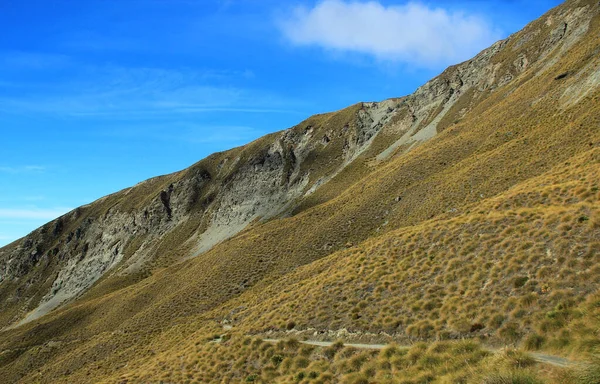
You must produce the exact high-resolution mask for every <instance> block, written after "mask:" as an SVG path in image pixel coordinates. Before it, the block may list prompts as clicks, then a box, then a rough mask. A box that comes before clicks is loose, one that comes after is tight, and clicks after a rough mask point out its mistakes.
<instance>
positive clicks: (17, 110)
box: [0, 0, 560, 246]
mask: <svg viewBox="0 0 600 384" xmlns="http://www.w3.org/2000/svg"><path fill="white" fill-rule="evenodd" d="M559 3H560V2H559V1H556V0H533V1H532V0H528V1H525V0H495V1H483V0H481V1H477V0H456V1H454V0H447V1H425V0H423V1H418V0H417V1H412V2H410V3H408V2H404V1H387V0H380V1H370V2H367V1H349V0H324V1H301V0H299V1H296V2H293V1H292V2H281V1H274V0H221V1H218V0H215V1H208V0H81V1H72V0H54V1H47V0H0V140H1V141H0V142H1V143H2V146H1V149H0V246H1V245H4V244H7V243H9V242H11V241H13V240H15V239H17V238H19V237H21V236H24V235H25V234H27V233H28V232H30V231H31V230H33V229H35V228H36V227H38V226H40V225H42V224H43V223H45V222H47V221H49V220H51V219H53V218H55V217H57V216H58V215H60V214H62V213H65V212H66V211H68V210H69V209H72V208H74V207H77V206H80V205H83V204H86V203H89V202H91V201H93V200H95V199H97V198H99V197H101V196H104V195H106V194H108V193H112V192H115V191H118V190H120V189H122V188H125V187H128V186H131V185H133V184H135V183H137V182H139V181H142V180H144V179H146V178H149V177H152V176H156V175H160V174H165V173H170V172H174V171H177V170H180V169H183V168H185V167H187V166H189V165H191V164H192V163H194V162H196V161H198V160H200V159H202V158H203V157H205V156H207V155H209V154H210V153H212V152H215V151H221V150H225V149H228V148H231V147H234V146H238V145H242V144H244V143H247V142H249V141H251V140H253V139H255V138H257V137H260V136H262V135H264V134H266V133H269V132H273V131H276V130H280V129H284V128H287V127H290V126H293V125H295V124H297V123H298V122H300V121H302V120H303V119H304V118H306V117H308V116H310V115H311V114H314V113H320V112H326V111H331V110H337V109H340V108H343V107H345V106H348V105H351V104H354V103H356V102H358V101H373V100H382V99H386V98H389V97H396V96H402V95H405V94H408V93H411V92H412V91H414V89H415V88H416V87H418V86H419V85H421V84H422V83H424V82H425V81H427V80H428V79H430V78H431V77H433V76H435V75H436V74H438V73H439V72H441V71H442V70H443V69H444V68H445V67H446V66H448V65H450V64H455V63H457V62H460V61H463V60H467V59H469V58H470V57H471V56H473V55H474V54H475V53H477V52H478V51H480V50H481V49H483V48H485V47H487V46H489V45H490V44H491V43H493V42H494V41H495V40H497V39H500V38H504V37H506V36H508V35H509V34H510V33H513V32H516V31H517V30H519V29H520V28H522V27H523V26H524V25H525V24H526V23H527V22H529V21H531V20H533V19H535V18H537V17H539V16H540V15H542V14H543V13H544V12H546V11H547V10H549V9H550V8H552V7H553V6H556V5H558V4H559Z"/></svg>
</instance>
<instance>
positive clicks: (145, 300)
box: [0, 0, 600, 383]
mask: <svg viewBox="0 0 600 384" xmlns="http://www.w3.org/2000/svg"><path fill="white" fill-rule="evenodd" d="M599 16H600V4H599V3H598V2H597V1H591V0H579V1H578V0H572V1H567V2H566V3H564V4H563V5H561V6H559V7H557V8H555V9H553V10H551V11H550V12H548V13H547V14H546V15H544V16H543V17H542V18H540V19H539V20H536V21H534V22H532V23H531V24H529V25H528V26H527V27H525V28H524V29H523V30H522V31H520V32H518V33H516V34H514V35H512V36H510V37H509V38H507V39H505V40H502V41H499V42H497V43H495V44H494V45H493V46H491V47H490V48H488V49H486V50H484V51H482V52H481V53H480V54H479V55H477V56H476V57H474V58H473V59H471V60H469V61H466V62H464V63H461V64H458V65H455V66H452V67H450V68H448V69H447V70H445V71H444V72H443V73H442V74H440V75H439V76H438V77H436V78H434V79H433V80H431V81H429V82H428V83H426V84H425V85H423V86H422V87H420V88H419V89H417V91H416V92H415V93H414V94H412V95H409V96H405V97H400V98H393V99H389V100H385V101H382V102H365V103H358V104H356V105H353V106H350V107H348V108H346V109H344V110H341V111H337V112H333V113H326V114H321V115H316V116H313V117H310V118H309V119H307V120H305V121H303V122H301V123H300V124H298V125H297V126H295V127H292V128H290V129H287V130H284V131H281V132H277V133H274V134H270V135H267V136H265V137H263V138H261V139H258V140H256V141H254V142H252V143H250V144H247V145H245V146H242V147H238V148H234V149H232V150H229V151H225V152H221V153H216V154H213V155H211V156H209V157H207V158H206V159H204V160H201V161H200V162H198V163H196V164H194V165H193V166H191V167H190V168H188V169H185V170H183V171H180V172H176V173H173V174H170V175H165V176H160V177H156V178H153V179H150V180H147V181H145V182H142V183H140V184H138V185H136V186H134V187H132V188H129V189H126V190H123V191H120V192H117V193H115V194H112V195H109V196H106V197H104V198H102V199H100V200H98V201H96V202H94V203H92V204H89V205H86V206H82V207H80V208H77V209H75V210H74V211H72V212H70V213H68V214H66V215H64V216H62V217H60V218H58V219H57V220H54V221H52V222H50V223H48V224H46V225H44V226H43V227H41V228H39V229H37V230H35V231H34V232H32V233H31V234H29V235H28V236H26V237H24V238H22V239H20V240H18V241H16V242H14V243H12V244H10V245H8V246H6V247H4V248H2V249H0V271H1V272H0V326H2V327H3V331H2V333H0V373H1V374H2V377H3V378H4V380H6V381H8V382H19V381H20V382H52V383H54V382H69V383H72V382H161V381H162V382H242V381H247V382H250V381H256V382H356V383H359V382H433V381H435V380H437V381H435V382H486V383H496V382H498V383H500V382H536V381H490V380H492V379H494V377H496V378H498V377H499V378H500V379H502V377H504V376H502V375H523V376H522V377H526V376H527V375H530V376H531V380H544V382H552V381H555V382H569V381H568V380H572V381H574V382H575V381H576V380H579V379H580V376H581V377H583V376H585V375H584V374H580V373H577V372H575V373H573V372H570V371H569V372H563V371H562V370H557V369H555V368H552V369H550V370H549V369H547V367H541V366H539V365H535V364H534V362H531V361H530V360H527V356H521V355H518V353H520V352H514V353H513V352H510V353H504V355H502V356H500V357H499V356H498V354H497V353H494V352H490V351H493V348H495V347H498V346H503V345H514V346H519V347H521V348H529V349H535V350H543V351H545V352H546V353H552V354H553V355H556V356H559V355H560V356H570V357H574V358H576V359H586V360H587V359H589V358H590V356H591V354H593V353H594V351H595V348H597V347H598V345H600V338H598V334H597V331H598V329H600V328H599V327H600V320H598V319H599V318H600V317H599V315H600V312H599V308H600V304H599V303H600V294H599V293H598V287H599V283H600V268H599V265H600V260H599V257H600V204H599V200H600V192H599V189H598V188H599V184H600V102H599V101H600V100H599V99H600V91H599V90H600V87H599V85H600V55H599V53H600V37H599V36H600V17H599ZM219 335H222V336H219ZM291 336H293V337H295V338H305V339H330V340H335V339H337V338H341V339H343V340H344V341H346V342H347V341H362V342H363V343H370V342H378V343H384V344H388V343H397V344H398V345H404V344H414V343H417V344H415V346H414V347H413V348H412V349H410V350H409V351H405V350H404V349H402V348H400V347H398V346H396V347H394V346H391V347H389V348H386V349H384V350H383V351H381V352H377V351H375V352H373V351H370V350H369V351H368V352H361V351H358V350H355V349H351V348H345V349H343V348H342V347H341V346H339V345H338V346H337V347H336V346H334V347H329V349H323V348H317V347H308V346H302V345H301V344H298V342H297V341H294V340H290V341H288V342H284V341H282V342H280V343H279V344H276V345H271V344H268V343H266V342H264V341H261V339H262V338H265V337H270V338H281V339H286V338H289V337H291ZM457 339H472V340H476V341H477V343H475V342H464V341H463V342H451V340H457ZM483 345H485V346H486V347H483ZM490 348H491V349H490ZM378 353H379V354H378ZM511 353H512V354H511ZM411 356H412V357H411ZM461 356H464V357H465V358H464V359H462V358H461ZM515 356H516V357H515ZM436 359H437V360H436ZM444 359H449V360H448V361H453V363H452V367H451V368H448V367H446V369H445V370H444V369H441V368H440V367H441V362H440V361H442V360H444ZM452 359H455V360H452ZM465 359H467V360H465ZM436 361H437V362H436ZM465 361H471V362H472V367H470V366H469V364H467V365H466V366H465V364H464V362H465ZM515 361H517V362H519V363H518V364H516V363H514V362H515ZM513 363H514V364H516V365H514V364H513ZM511 364H513V365H511ZM394 367H396V368H394ZM469 367H470V368H469ZM517 368H518V370H517V371H515V369H517ZM394 369H397V372H395V373H393V374H392V373H390V372H394ZM553 369H554V370H553ZM403 372H404V373H403ZM586 374H587V375H588V376H589V372H588V373H586ZM403 375H404V376H403ZM494 375H496V376H494ZM536 375H537V377H538V378H536ZM569 375H570V376H569ZM578 375H579V376H578ZM388 376H389V377H388ZM567 376H568V377H567ZM514 377H516V376H514ZM527 377H529V376H527ZM500 379H498V380H500ZM361 380H363V381H361ZM365 380H366V381H365ZM386 380H387V381H386ZM394 380H395V381H394ZM402 380H404V381H402ZM411 380H412V381H411ZM444 380H445V381H444ZM485 380H488V381H485ZM590 382H593V381H590Z"/></svg>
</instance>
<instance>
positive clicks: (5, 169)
mask: <svg viewBox="0 0 600 384" xmlns="http://www.w3.org/2000/svg"><path fill="white" fill-rule="evenodd" d="M45 170H46V167H44V166H42V165H22V166H14V167H11V166H0V173H10V174H20V173H39V172H43V171H45Z"/></svg>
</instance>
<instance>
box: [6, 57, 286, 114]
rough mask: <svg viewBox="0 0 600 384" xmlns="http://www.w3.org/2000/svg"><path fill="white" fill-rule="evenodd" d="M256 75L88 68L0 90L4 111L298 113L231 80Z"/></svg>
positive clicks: (282, 100)
mask: <svg viewBox="0 0 600 384" xmlns="http://www.w3.org/2000/svg"><path fill="white" fill-rule="evenodd" d="M253 77H254V73H253V72H252V71H250V70H244V71H217V70H206V71H198V70H194V71H193V70H189V69H179V70H165V69H159V68H127V67H88V68H86V69H84V70H83V71H82V73H81V74H80V75H79V77H76V78H75V79H69V81H67V82H65V83H63V84H58V85H54V86H51V87H40V88H39V89H37V90H36V92H35V93H28V94H27V95H26V96H16V95H11V96H10V97H8V96H4V97H2V96H1V95H0V110H2V111H4V112H5V113H30V112H33V113H43V114H51V115H58V116H63V117H98V118H123V119H126V118H134V119H137V118H147V117H150V116H152V117H156V116H157V115H177V114H199V113H210V112H240V113H277V112H282V113H289V112H293V109H294V107H296V106H297V105H298V102H295V101H293V100H290V99H289V98H284V97H282V96H280V95H278V94H274V93H270V92H268V91H263V90H258V89H253V88H250V87H244V86H243V85H238V86H232V85H230V83H232V82H234V83H244V82H246V81H248V80H249V79H252V78H253ZM88 79H93V80H88Z"/></svg>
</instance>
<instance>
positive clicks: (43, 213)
mask: <svg viewBox="0 0 600 384" xmlns="http://www.w3.org/2000/svg"><path fill="white" fill-rule="evenodd" d="M71 210H72V208H64V207H59V208H49V209H43V208H21V209H19V208H0V219H34V220H53V219H56V218H57V217H59V216H62V215H64V214H65V213H67V212H69V211H71Z"/></svg>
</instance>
